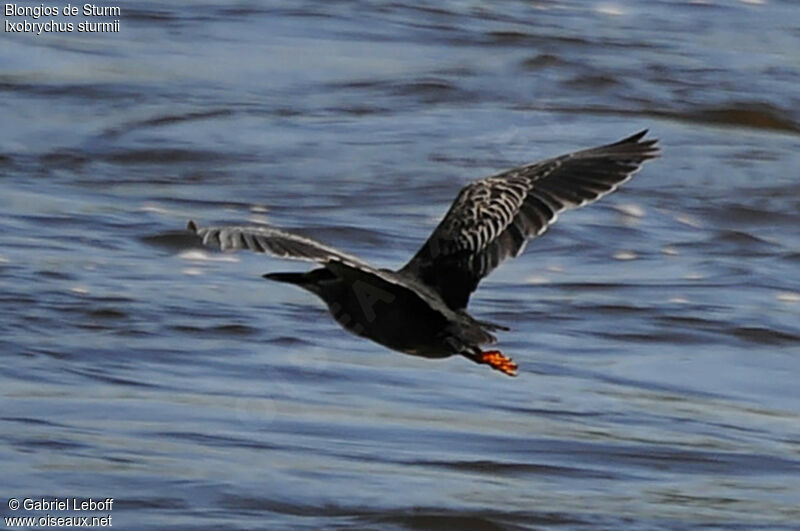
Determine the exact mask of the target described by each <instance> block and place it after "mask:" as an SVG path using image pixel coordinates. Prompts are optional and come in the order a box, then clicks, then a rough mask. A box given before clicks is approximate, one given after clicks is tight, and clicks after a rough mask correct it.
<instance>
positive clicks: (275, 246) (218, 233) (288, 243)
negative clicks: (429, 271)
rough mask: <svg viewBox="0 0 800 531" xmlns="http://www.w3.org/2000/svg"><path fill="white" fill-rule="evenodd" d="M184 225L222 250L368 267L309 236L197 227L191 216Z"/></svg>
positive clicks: (257, 229)
mask: <svg viewBox="0 0 800 531" xmlns="http://www.w3.org/2000/svg"><path fill="white" fill-rule="evenodd" d="M187 228H188V229H189V230H190V231H192V232H193V233H195V234H197V235H198V236H199V237H200V238H201V239H202V240H203V245H218V246H219V248H220V249H222V250H223V251H228V250H239V249H249V250H251V251H255V252H257V253H269V254H272V255H275V256H277V257H280V258H289V259H292V260H305V261H307V262H317V263H320V264H327V263H328V262H331V261H334V262H340V263H343V264H346V265H348V266H350V267H355V268H359V269H367V270H372V269H373V267H372V266H370V265H369V264H367V263H366V262H364V261H362V260H360V259H359V258H356V257H355V256H352V255H349V254H347V253H344V252H342V251H339V250H338V249H334V248H333V247H329V246H327V245H325V244H322V243H320V242H318V241H315V240H312V239H311V238H305V237H303V236H300V235H298V234H292V233H291V232H286V231H282V230H279V229H276V228H273V227H266V226H237V225H222V226H216V227H198V226H197V224H196V223H195V222H194V220H192V221H189V224H188V226H187Z"/></svg>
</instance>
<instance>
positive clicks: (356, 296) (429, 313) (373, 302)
mask: <svg viewBox="0 0 800 531" xmlns="http://www.w3.org/2000/svg"><path fill="white" fill-rule="evenodd" d="M383 273H384V274H387V275H398V273H394V272H391V271H386V270H384V271H383ZM264 276H265V278H268V279H270V280H277V281H280V282H287V283H290V284H295V285H297V286H299V287H301V288H303V289H305V290H308V291H310V292H311V293H314V294H315V295H317V296H318V297H319V298H321V299H322V300H323V301H324V302H325V304H327V306H328V310H329V311H330V313H331V315H332V316H333V318H334V319H336V321H337V322H338V323H339V324H340V325H341V326H342V327H343V328H345V329H346V330H348V331H349V332H352V333H353V334H356V335H358V336H361V337H365V338H367V339H371V340H372V341H375V342H376V343H379V344H381V345H383V346H385V347H388V348H390V349H392V350H397V351H399V352H403V353H405V354H411V355H414V356H422V357H426V358H446V357H449V356H452V355H453V354H459V353H461V352H463V351H464V350H465V349H467V348H469V346H470V345H482V344H486V343H491V342H493V341H494V340H495V338H494V336H492V335H491V334H490V333H489V332H488V331H486V330H485V329H484V326H485V325H483V324H481V323H479V322H478V321H476V320H475V319H473V318H472V317H471V316H470V315H469V314H467V313H466V312H460V313H458V314H457V313H455V312H454V314H453V315H449V316H447V315H443V314H442V313H441V312H440V311H437V310H434V309H433V308H432V307H431V305H430V304H429V303H428V302H427V301H426V300H425V299H423V298H421V297H420V296H419V295H418V294H417V293H415V292H414V291H412V290H409V289H407V288H403V287H399V286H397V285H395V284H391V283H388V282H386V281H384V280H382V279H381V278H379V277H376V276H374V275H371V274H368V273H366V274H365V273H363V272H358V273H356V274H355V275H348V274H344V275H342V276H338V275H336V274H335V273H333V272H332V271H330V270H329V269H327V268H319V269H315V270H313V271H310V272H308V273H268V274H266V275H264ZM442 304H443V303H442ZM465 339H466V341H465Z"/></svg>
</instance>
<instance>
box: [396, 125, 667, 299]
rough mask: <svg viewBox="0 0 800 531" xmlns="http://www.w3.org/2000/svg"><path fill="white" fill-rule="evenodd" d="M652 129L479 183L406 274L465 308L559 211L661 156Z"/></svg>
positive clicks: (602, 192) (448, 216) (460, 197)
mask: <svg viewBox="0 0 800 531" xmlns="http://www.w3.org/2000/svg"><path fill="white" fill-rule="evenodd" d="M646 134H647V130H645V131H641V132H639V133H636V134H635V135H633V136H630V137H628V138H625V139H623V140H620V141H619V142H615V143H613V144H608V145H606V146H601V147H596V148H592V149H585V150H582V151H576V152H574V153H569V154H567V155H562V156H560V157H555V158H552V159H547V160H543V161H540V162H534V163H532V164H527V165H525V166H520V167H518V168H514V169H511V170H508V171H505V172H502V173H498V174H496V175H492V176H491V177H486V178H484V179H479V180H477V181H473V182H472V183H470V184H468V185H467V186H466V187H464V188H463V189H462V190H461V192H460V193H459V194H458V197H457V198H456V200H455V202H454V203H453V205H452V206H451V207H450V210H449V211H448V212H447V214H446V215H445V217H444V219H443V220H442V221H441V223H439V225H438V226H437V227H436V229H435V230H434V231H433V234H431V236H430V238H428V240H427V241H426V242H425V244H424V245H423V246H422V248H421V249H420V250H419V251H418V252H417V254H416V255H414V257H413V258H412V259H411V261H409V262H408V264H406V265H405V266H404V267H403V269H401V271H400V272H401V273H405V274H409V275H410V276H413V277H416V278H417V279H419V280H421V281H422V282H423V283H425V284H426V285H428V286H429V287H431V288H432V289H434V290H435V291H437V292H438V293H439V294H440V295H441V296H442V298H443V299H444V301H445V302H446V303H447V305H448V306H449V307H450V308H452V309H454V310H458V309H462V308H465V307H466V306H467V303H468V302H469V297H470V294H471V293H472V292H473V291H475V289H476V288H477V287H478V283H479V282H480V280H481V279H482V278H483V277H485V276H486V275H488V274H489V273H490V272H491V271H492V270H493V269H494V268H496V267H497V266H498V265H499V264H500V263H501V262H502V261H503V260H505V259H506V258H508V257H510V256H517V255H519V254H520V253H521V252H522V251H523V250H524V248H525V244H526V243H527V241H528V240H529V239H531V238H534V237H536V236H538V235H539V234H542V233H543V232H544V231H545V230H547V227H548V226H549V225H551V224H552V223H554V222H555V221H556V218H557V217H558V213H559V212H561V211H563V210H568V209H572V208H578V207H581V206H583V205H586V204H588V203H591V202H592V201H595V200H597V199H599V198H601V197H603V196H604V195H606V194H609V193H611V192H613V191H614V190H616V189H617V188H618V187H619V185H621V184H622V183H624V182H625V181H627V180H628V179H630V178H631V177H632V176H633V174H634V173H636V172H637V171H638V170H639V168H640V167H641V165H642V163H643V162H644V161H646V160H648V159H652V158H655V157H657V156H658V154H659V151H658V147H657V146H656V143H657V142H658V141H657V140H656V139H648V140H643V138H644V136H645V135H646Z"/></svg>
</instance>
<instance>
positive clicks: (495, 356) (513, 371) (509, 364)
mask: <svg viewBox="0 0 800 531" xmlns="http://www.w3.org/2000/svg"><path fill="white" fill-rule="evenodd" d="M469 358H470V359H471V360H472V361H474V362H475V363H481V364H484V365H488V366H489V367H491V368H492V369H494V370H496V371H500V372H502V373H503V374H507V375H509V376H516V375H517V364H516V363H515V362H514V360H512V359H511V358H509V357H508V356H505V355H504V354H503V353H502V352H500V351H499V350H485V351H478V352H476V353H475V354H472V355H471V356H469Z"/></svg>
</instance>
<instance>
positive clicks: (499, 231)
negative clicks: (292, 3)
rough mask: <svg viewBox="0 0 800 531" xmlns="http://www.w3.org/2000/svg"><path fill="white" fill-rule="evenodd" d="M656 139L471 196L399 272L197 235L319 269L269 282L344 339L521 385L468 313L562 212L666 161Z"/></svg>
mask: <svg viewBox="0 0 800 531" xmlns="http://www.w3.org/2000/svg"><path fill="white" fill-rule="evenodd" d="M646 134H647V131H642V132H639V133H637V134H635V135H633V136H631V137H628V138H625V139H623V140H620V141H619V142H615V143H613V144H608V145H605V146H600V147H596V148H592V149H585V150H581V151H576V152H574V153H569V154H566V155H562V156H560V157H555V158H551V159H547V160H543V161H539V162H534V163H531V164H526V165H524V166H519V167H517V168H513V169H511V170H508V171H504V172H502V173H498V174H496V175H492V176H490V177H485V178H483V179H478V180H476V181H473V182H471V183H469V184H468V185H467V186H465V187H464V188H463V189H462V190H461V192H460V193H459V194H458V197H456V200H455V202H454V203H453V205H452V206H451V207H450V210H448V212H447V214H446V215H445V216H444V219H442V221H441V222H440V223H439V225H438V226H437V227H436V229H434V231H433V233H432V234H431V236H430V237H429V238H428V240H427V241H426V242H425V244H424V245H423V246H422V248H420V250H419V251H417V254H415V255H414V257H413V258H412V259H411V260H410V261H409V262H408V263H407V264H406V265H404V266H403V267H402V268H400V269H399V270H397V271H391V270H388V269H378V268H375V267H373V266H371V265H369V264H368V263H366V262H364V261H363V260H361V259H359V258H356V257H355V256H352V255H349V254H347V253H344V252H342V251H339V250H338V249H334V248H333V247H329V246H327V245H324V244H322V243H319V242H317V241H314V240H312V239H309V238H306V237H303V236H299V235H297V234H292V233H290V232H285V231H282V230H278V229H276V228H272V227H269V226H216V227H198V226H197V225H196V224H195V222H194V221H190V222H189V230H191V231H192V232H194V233H195V234H196V235H197V236H199V237H200V238H201V239H202V241H203V243H204V244H206V245H211V244H214V245H219V247H220V248H221V249H222V250H236V249H250V250H251V251H256V252H260V253H264V252H266V253H270V254H272V255H276V256H278V257H281V258H290V259H296V260H307V261H312V262H317V263H319V264H321V266H322V267H319V268H317V269H313V270H311V271H309V272H305V273H267V274H265V275H264V277H265V278H268V279H270V280H275V281H278V282H288V283H290V284H295V285H297V286H300V287H301V288H303V289H306V290H308V291H310V292H311V293H314V294H315V295H317V296H318V297H320V298H321V299H322V300H323V301H325V303H326V304H327V305H328V309H329V310H330V312H331V314H332V315H333V317H334V318H335V319H336V320H337V321H338V322H339V324H341V325H342V326H343V327H344V328H345V329H347V330H349V331H350V332H353V333H354V334H356V335H359V336H362V337H366V338H369V339H371V340H373V341H375V342H377V343H380V344H381V345H384V346H386V347H389V348H391V349H394V350H397V351H400V352H404V353H406V354H412V355H415V356H423V357H426V358H446V357H449V356H452V355H454V354H459V355H461V356H464V357H465V358H467V359H469V360H471V361H474V362H476V363H480V364H485V365H489V366H490V367H491V368H493V369H495V370H498V371H501V372H503V373H505V374H507V375H510V376H515V375H516V371H517V364H516V363H515V362H514V361H513V360H512V359H511V358H509V357H507V356H505V355H503V354H502V353H501V352H500V351H498V350H483V349H482V348H481V347H482V346H483V345H487V344H491V343H494V342H495V341H496V338H495V336H494V335H493V334H492V333H491V332H493V331H497V330H508V329H507V328H505V327H503V326H500V325H497V324H493V323H489V322H485V321H479V320H477V319H475V318H474V317H472V316H471V315H470V314H469V313H467V309H466V308H467V303H468V302H469V297H470V295H471V294H472V292H474V291H475V289H476V288H477V287H478V283H479V282H480V281H481V279H482V278H483V277H485V276H486V275H488V274H489V273H490V272H491V271H492V270H494V269H495V268H496V267H497V266H498V265H499V264H500V263H501V262H502V261H503V260H505V259H506V258H509V257H514V256H518V255H519V254H520V253H522V251H523V250H524V249H525V245H526V243H527V242H528V240H530V239H532V238H534V237H536V236H539V235H540V234H542V233H543V232H544V231H545V230H547V228H548V227H549V226H550V225H551V224H553V223H554V222H555V221H556V218H557V217H558V214H559V213H560V212H561V211H563V210H569V209H573V208H578V207H581V206H583V205H586V204H588V203H591V202H593V201H596V200H597V199H599V198H601V197H603V196H604V195H606V194H609V193H611V192H613V191H614V190H616V189H617V188H618V187H619V186H620V185H621V184H622V183H624V182H626V181H627V180H629V179H630V178H631V177H632V176H633V174H634V173H636V172H637V171H638V170H639V168H640V167H641V166H642V163H644V162H645V161H646V160H648V159H652V158H655V157H657V156H658V154H659V151H658V147H657V146H656V143H657V140H655V139H644V137H645V135H646Z"/></svg>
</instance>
